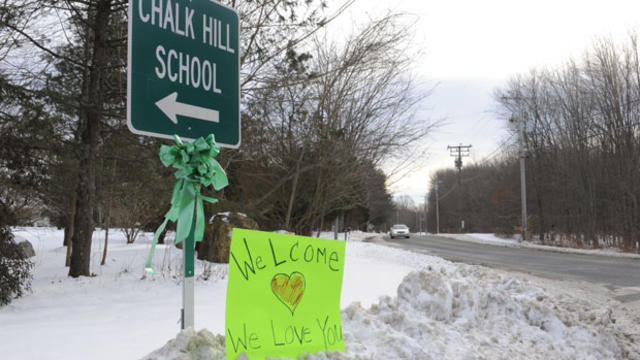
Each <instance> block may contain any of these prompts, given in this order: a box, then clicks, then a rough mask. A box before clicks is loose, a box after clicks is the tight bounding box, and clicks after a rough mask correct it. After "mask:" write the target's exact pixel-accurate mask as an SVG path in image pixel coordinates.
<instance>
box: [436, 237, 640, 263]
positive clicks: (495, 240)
mask: <svg viewBox="0 0 640 360" xmlns="http://www.w3.org/2000/svg"><path fill="white" fill-rule="evenodd" d="M438 236H443V237H448V238H452V239H456V240H462V241H469V242H475V243H481V244H491V245H500V246H507V247H526V248H531V249H537V250H546V251H555V252H565V253H574V254H586V255H605V256H614V257H625V258H637V259H640V254H633V253H625V252H621V251H620V249H617V248H613V247H609V248H604V249H574V248H569V247H560V246H550V245H541V244H538V243H535V242H529V241H518V239H517V238H509V239H505V238H503V237H499V236H496V235H494V234H482V233H478V234H474V233H469V234H444V233H441V234H438Z"/></svg>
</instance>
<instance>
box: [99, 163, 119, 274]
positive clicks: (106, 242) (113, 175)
mask: <svg viewBox="0 0 640 360" xmlns="http://www.w3.org/2000/svg"><path fill="white" fill-rule="evenodd" d="M116 165H118V163H117V160H116V159H113V166H112V169H111V181H110V183H111V184H113V183H114V181H115V178H116ZM112 199H113V189H112V191H110V192H109V198H108V199H107V206H106V209H104V217H105V218H104V249H103V250H102V261H100V265H104V264H105V263H106V262H107V247H108V246H109V227H110V226H111V200H112Z"/></svg>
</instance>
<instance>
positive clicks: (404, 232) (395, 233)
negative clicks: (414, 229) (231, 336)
mask: <svg viewBox="0 0 640 360" xmlns="http://www.w3.org/2000/svg"><path fill="white" fill-rule="evenodd" d="M389 236H391V238H392V239H395V238H396V237H400V236H402V237H406V238H407V239H408V238H409V227H408V226H407V225H404V224H396V225H393V226H392V227H391V230H389Z"/></svg>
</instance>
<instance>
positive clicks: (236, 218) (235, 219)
mask: <svg viewBox="0 0 640 360" xmlns="http://www.w3.org/2000/svg"><path fill="white" fill-rule="evenodd" d="M233 228H243V229H252V230H257V229H258V223H256V222H255V221H254V220H253V219H251V218H249V217H247V215H245V214H242V213H229V212H224V213H218V214H216V215H215V216H213V217H212V218H211V220H209V223H208V224H207V225H206V227H205V230H204V238H203V239H202V242H200V243H199V244H198V246H197V251H198V259H200V260H207V261H210V262H216V263H228V262H229V248H230V246H231V230H232V229H233Z"/></svg>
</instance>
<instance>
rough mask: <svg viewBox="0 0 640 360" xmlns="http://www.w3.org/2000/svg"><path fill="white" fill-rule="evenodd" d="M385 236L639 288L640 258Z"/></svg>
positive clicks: (550, 273)
mask: <svg viewBox="0 0 640 360" xmlns="http://www.w3.org/2000/svg"><path fill="white" fill-rule="evenodd" d="M385 240H386V241H388V242H391V243H395V244H398V245H399V246H401V247H403V248H406V249H411V250H417V251H422V252H424V251H427V252H430V253H433V254H435V255H438V256H440V257H443V258H445V259H448V260H451V261H456V262H464V263H467V264H477V265H484V266H489V267H494V268H500V269H507V270H516V271H523V272H527V273H531V274H535V275H541V276H546V277H550V278H554V279H564V280H567V279H580V280H585V281H589V282H593V283H598V284H604V285H605V286H608V287H609V288H610V289H611V290H614V289H616V288H623V287H624V288H629V287H631V288H638V289H640V259H630V258H617V257H609V256H599V255H580V254H567V253H558V252H552V251H543V250H535V249H527V248H509V247H503V246H495V245H486V244H477V243H471V242H466V241H460V240H454V239H450V238H445V237H441V236H435V235H427V236H415V235H414V236H412V237H411V238H410V239H393V240H391V239H390V238H389V237H386V238H385ZM617 298H618V299H619V300H620V301H623V302H628V301H636V300H640V292H638V291H633V292H631V293H630V294H628V295H624V296H619V297H617Z"/></svg>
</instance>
